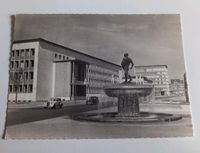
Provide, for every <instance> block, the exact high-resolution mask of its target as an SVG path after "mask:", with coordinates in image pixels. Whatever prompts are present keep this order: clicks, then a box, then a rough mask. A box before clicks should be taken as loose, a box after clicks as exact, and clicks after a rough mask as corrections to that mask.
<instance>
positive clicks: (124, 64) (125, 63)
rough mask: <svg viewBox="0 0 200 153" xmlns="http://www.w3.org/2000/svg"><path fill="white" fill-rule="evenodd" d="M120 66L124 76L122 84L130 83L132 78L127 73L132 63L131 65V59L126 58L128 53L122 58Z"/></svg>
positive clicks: (132, 64)
mask: <svg viewBox="0 0 200 153" xmlns="http://www.w3.org/2000/svg"><path fill="white" fill-rule="evenodd" d="M121 66H122V68H123V70H124V75H125V81H124V82H125V83H126V82H131V81H132V78H131V76H130V75H129V73H128V71H129V67H130V69H132V68H133V66H134V63H133V61H132V59H131V58H129V57H128V53H125V54H124V58H123V60H122V62H121ZM128 78H129V81H128Z"/></svg>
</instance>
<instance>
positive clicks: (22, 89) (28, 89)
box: [9, 84, 33, 93]
mask: <svg viewBox="0 0 200 153" xmlns="http://www.w3.org/2000/svg"><path fill="white" fill-rule="evenodd" d="M16 91H17V92H18V93H32V92H33V85H32V84H29V85H28V84H24V85H17V86H16V85H9V92H10V93H14V92H16Z"/></svg>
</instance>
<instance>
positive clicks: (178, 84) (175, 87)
mask: <svg viewBox="0 0 200 153" xmlns="http://www.w3.org/2000/svg"><path fill="white" fill-rule="evenodd" d="M184 95H185V87H184V81H183V80H180V79H171V84H170V96H184Z"/></svg>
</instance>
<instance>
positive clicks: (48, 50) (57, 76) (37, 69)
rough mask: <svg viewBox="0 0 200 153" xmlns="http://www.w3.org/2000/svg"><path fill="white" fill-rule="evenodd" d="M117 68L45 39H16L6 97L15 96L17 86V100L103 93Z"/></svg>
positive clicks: (66, 97)
mask: <svg viewBox="0 0 200 153" xmlns="http://www.w3.org/2000/svg"><path fill="white" fill-rule="evenodd" d="M120 69H121V67H120V66H119V65H116V64H114V63H111V62H108V61H105V60H102V59H99V58H96V57H93V56H90V55H87V54H84V53H82V52H79V51H76V50H74V49H71V48H67V47H64V46H61V45H58V44H55V43H52V42H49V41H47V40H44V39H32V40H21V41H15V42H13V45H12V51H11V55H10V70H9V73H10V79H9V94H8V100H9V101H14V100H15V96H16V90H17V93H18V100H19V101H37V100H46V99H48V98H50V97H63V98H65V99H66V100H70V99H85V98H86V97H87V96H89V95H95V94H104V92H103V87H104V86H106V85H108V84H111V83H117V82H118V81H119V70H120ZM19 76H20V77H19ZM16 78H18V79H19V80H16ZM16 87H17V88H16Z"/></svg>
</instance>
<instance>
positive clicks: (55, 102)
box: [43, 98, 63, 109]
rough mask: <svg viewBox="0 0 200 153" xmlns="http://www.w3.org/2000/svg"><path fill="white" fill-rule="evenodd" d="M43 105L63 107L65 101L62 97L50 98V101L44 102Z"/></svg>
mask: <svg viewBox="0 0 200 153" xmlns="http://www.w3.org/2000/svg"><path fill="white" fill-rule="evenodd" d="M43 107H44V108H45V109H46V108H52V109H56V108H62V107H63V102H62V100H61V98H50V99H49V100H48V101H46V102H44V104H43Z"/></svg>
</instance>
